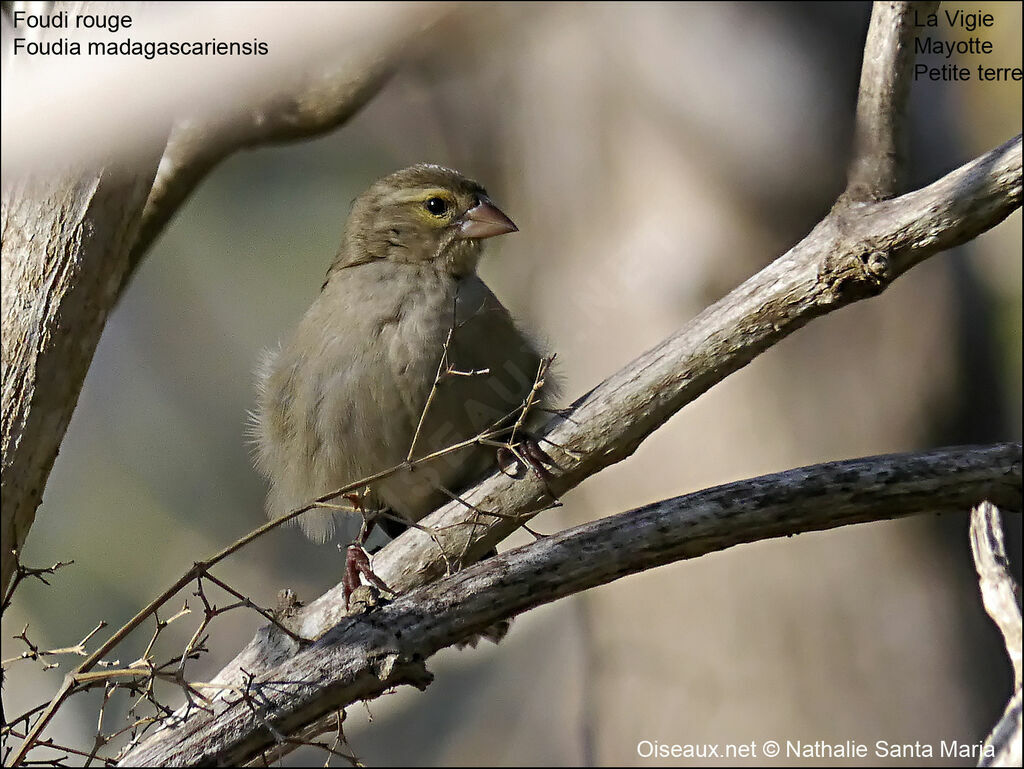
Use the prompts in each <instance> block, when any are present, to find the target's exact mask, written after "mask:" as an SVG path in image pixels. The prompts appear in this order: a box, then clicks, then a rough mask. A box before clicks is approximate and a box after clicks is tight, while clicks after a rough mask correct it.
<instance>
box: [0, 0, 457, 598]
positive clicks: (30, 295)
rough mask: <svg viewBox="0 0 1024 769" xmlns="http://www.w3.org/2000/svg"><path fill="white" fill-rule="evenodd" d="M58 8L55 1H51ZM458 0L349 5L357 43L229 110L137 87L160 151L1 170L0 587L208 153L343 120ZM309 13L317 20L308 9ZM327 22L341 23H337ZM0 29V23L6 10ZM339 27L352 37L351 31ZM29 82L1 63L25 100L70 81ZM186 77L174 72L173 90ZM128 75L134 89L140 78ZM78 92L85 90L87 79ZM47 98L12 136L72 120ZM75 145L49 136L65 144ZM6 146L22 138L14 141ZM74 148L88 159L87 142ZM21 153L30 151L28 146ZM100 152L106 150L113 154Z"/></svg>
mask: <svg viewBox="0 0 1024 769" xmlns="http://www.w3.org/2000/svg"><path fill="white" fill-rule="evenodd" d="M68 7H69V6H66V5H64V4H60V3H58V4H57V5H55V6H54V8H53V10H54V11H55V12H56V11H60V10H67V8H68ZM455 8H456V6H454V5H451V4H424V3H420V4H403V5H401V6H398V7H396V8H395V9H394V10H393V11H379V10H373V9H371V10H370V12H369V13H364V12H363V11H364V10H365V9H359V8H357V9H355V10H354V11H352V13H354V14H357V15H358V17H359V19H358V21H357V24H356V25H355V28H356V31H361V32H362V36H361V37H360V38H359V39H358V40H353V39H347V38H344V37H343V39H345V40H346V41H347V43H348V44H347V46H343V47H342V48H341V49H340V50H337V51H335V50H332V51H331V54H330V55H329V56H327V57H324V58H326V62H325V61H324V60H323V59H322V58H321V59H317V67H316V69H315V70H314V71H309V69H308V68H307V67H305V66H302V65H303V64H304V59H303V58H302V56H298V55H296V54H295V52H294V51H292V52H291V53H290V54H289V55H287V56H286V57H285V63H286V64H288V65H289V66H288V67H286V68H285V71H284V72H283V73H278V79H277V80H273V79H271V80H269V81H264V82H262V83H260V87H259V88H258V89H257V88H256V87H255V86H254V85H253V84H252V83H251V82H248V83H242V84H239V83H234V85H235V86H236V87H237V88H239V89H241V91H240V95H241V96H247V95H249V94H250V92H251V98H241V99H240V100H239V101H240V106H239V107H237V108H231V107H230V105H231V104H232V103H233V102H231V101H230V100H225V99H224V98H223V95H218V96H217V97H216V99H215V98H214V97H213V95H212V94H208V93H204V94H202V95H203V96H204V97H205V98H204V99H190V100H189V101H188V102H187V103H189V104H195V103H197V102H198V103H199V104H200V105H201V107H202V108H203V109H205V110H206V111H204V112H202V113H199V114H193V115H182V114H180V111H181V106H180V103H178V102H175V103H174V104H173V105H172V104H167V103H164V102H161V101H160V99H161V96H160V93H161V89H160V88H151V89H149V90H146V89H143V90H144V91H145V94H144V95H145V97H146V98H147V99H150V100H152V101H153V102H154V104H155V105H156V106H154V108H153V109H152V110H151V111H152V112H153V113H154V114H155V115H156V116H158V117H159V116H161V115H164V113H166V126H170V124H171V122H172V120H173V122H174V127H173V129H170V128H166V127H165V128H163V130H162V133H159V138H158V139H157V144H158V145H159V147H163V146H164V145H166V150H165V152H164V155H163V157H162V158H161V157H160V152H161V150H160V148H159V147H158V146H153V147H151V148H149V149H148V150H147V151H140V152H129V153H125V154H127V155H131V156H132V157H133V158H134V159H133V160H131V161H124V162H123V163H122V164H121V166H120V167H117V168H114V167H113V166H110V165H107V166H106V167H105V166H104V163H106V161H103V162H97V163H95V164H93V165H91V166H88V167H85V166H86V165H87V164H85V163H83V162H76V163H74V164H71V163H69V164H68V165H69V167H68V168H64V169H61V170H60V171H56V172H52V171H49V170H48V171H47V173H48V174H49V175H47V174H46V173H43V172H42V171H40V168H37V167H36V166H33V165H31V164H29V165H26V163H25V160H24V159H21V162H22V166H21V167H19V166H17V164H15V168H16V171H17V177H16V178H14V179H8V178H7V177H5V182H4V188H3V211H2V229H3V273H4V281H3V294H2V296H3V319H2V332H3V333H2V337H3V371H2V382H3V421H2V436H0V437H2V455H3V457H2V512H0V534H2V537H3V542H4V546H3V548H2V552H0V587H3V586H6V585H7V584H8V583H9V581H10V579H11V576H12V574H13V573H14V570H15V568H16V558H15V555H14V551H18V550H20V549H21V548H22V545H23V544H24V541H25V539H26V537H27V535H28V532H29V529H30V528H31V525H32V522H33V520H34V517H35V510H36V508H37V507H38V505H39V502H40V500H41V498H42V493H43V489H44V487H45V485H46V481H47V479H48V477H49V473H50V468H51V467H52V465H53V460H54V458H55V457H56V454H57V450H58V448H59V446H60V443H61V441H62V440H63V437H64V432H65V429H66V427H67V424H68V422H69V420H70V418H71V414H72V413H73V411H74V407H75V405H76V403H77V399H78V393H79V391H80V389H81V386H82V382H83V381H84V378H85V374H86V371H87V370H88V367H89V364H90V363H91V361H92V356H93V353H94V351H95V349H96V345H97V343H98V340H99V336H100V334H101V332H102V330H103V327H104V325H105V323H106V319H107V315H108V314H109V312H110V310H111V309H112V308H113V306H114V304H115V303H116V301H117V299H118V297H119V296H120V293H121V291H122V290H123V288H124V287H125V286H126V285H127V280H128V278H129V277H130V275H131V273H132V271H133V270H134V269H135V268H136V267H137V266H138V264H139V263H140V261H141V259H142V258H143V257H144V255H145V254H146V252H147V251H148V249H149V247H150V245H151V244H152V242H153V241H154V240H155V238H156V237H157V236H158V235H159V233H160V232H161V231H162V229H163V227H164V226H166V224H167V222H168V221H169V220H170V219H171V217H172V216H173V215H174V213H175V212H176V211H177V210H178V208H179V207H180V206H181V204H182V203H183V202H184V200H185V199H186V198H187V196H188V195H189V194H190V193H191V192H192V191H193V190H194V188H195V187H196V185H198V184H199V182H200V181H201V180H202V179H203V178H204V177H205V175H206V174H207V173H208V172H209V171H210V170H211V169H212V168H213V167H214V166H215V165H216V164H217V163H218V162H220V161H221V160H223V159H224V158H226V157H227V156H228V155H230V154H231V153H233V152H234V151H236V150H238V149H240V148H243V147H253V146H257V145H261V144H267V143H273V142H281V141H287V140H291V139H297V138H301V137H308V136H311V135H315V134H319V133H324V132H326V131H328V130H330V129H332V128H335V127H337V126H338V125H340V124H341V123H344V122H345V121H346V120H347V119H348V118H350V117H351V116H352V115H353V114H354V113H355V112H357V111H358V110H359V109H360V108H361V107H362V106H363V105H364V104H365V103H366V101H368V100H369V99H370V98H371V97H372V96H373V94H375V93H376V92H377V91H378V90H379V89H380V88H381V87H382V85H383V84H384V83H385V82H386V80H387V78H388V76H389V74H390V73H391V71H392V69H393V68H394V66H396V63H397V62H398V60H399V58H400V57H401V56H402V55H403V54H404V53H405V52H407V51H408V50H409V47H410V44H411V42H412V40H413V39H414V38H415V37H417V36H419V35H420V34H421V33H423V32H424V31H425V30H429V29H431V28H432V27H433V26H434V25H436V24H437V23H438V22H439V21H440V20H441V19H443V18H445V17H446V16H447V15H449V14H450V13H451V12H452V11H453V10H454V9H455ZM89 10H90V6H89V5H88V4H86V5H84V6H80V7H76V8H75V11H76V12H88V11H89ZM136 10H138V9H136ZM143 10H145V8H144V9H143ZM280 13H281V12H280V11H273V10H272V9H271V11H270V12H269V14H265V13H261V14H259V15H260V16H261V17H263V16H268V15H269V16H274V14H277V15H280ZM332 15H337V14H333V13H331V14H328V18H330V17H331V16H332ZM364 17H365V18H364ZM314 18H317V19H322V18H324V17H323V16H322V15H321V14H316V15H315V17H314ZM334 23H335V24H338V23H339V21H338V20H337V19H334ZM4 24H5V31H6V26H8V25H7V17H6V15H5V16H4ZM62 32H63V31H62V30H56V32H54V31H53V30H49V29H46V30H42V31H41V32H40V34H41V35H42V36H44V37H45V36H46V35H50V34H51V33H52V34H57V33H62ZM347 34H348V35H349V37H351V35H352V32H351V31H347ZM317 35H318V36H320V37H322V36H323V35H324V31H323V30H318V31H317ZM13 37H14V35H13V31H12V34H11V35H6V34H5V36H4V42H5V46H6V50H5V51H3V52H2V53H3V54H4V55H7V54H9V53H10V50H9V49H10V47H11V45H13ZM291 59H295V60H294V61H291ZM171 66H172V65H170V64H166V63H164V64H162V65H161V67H163V68H164V69H162V70H161V71H163V73H164V75H165V76H167V75H168V70H167V69H166V68H169V67H171ZM180 66H182V67H187V66H188V65H187V64H182V65H180ZM182 71H189V70H187V69H186V70H182ZM101 74H102V77H99V76H98V79H97V81H96V82H95V83H93V82H90V83H89V86H91V87H92V89H93V90H94V92H95V91H100V92H101V93H102V94H103V98H109V96H110V93H109V92H110V91H113V92H117V93H120V92H123V99H124V102H125V103H131V104H132V105H135V103H136V102H137V101H139V98H137V97H139V96H140V95H139V94H138V93H136V92H132V91H131V90H130V88H131V84H132V83H135V81H133V80H131V79H130V78H126V77H125V76H124V71H123V70H120V71H115V72H110V71H107V70H104V71H103V72H102V73H101ZM172 74H173V72H172ZM38 77H39V74H38V72H34V70H33V69H32V68H27V67H18V66H13V65H12V66H11V67H7V66H5V68H4V85H5V90H6V89H7V87H8V86H21V90H20V91H19V93H21V95H22V96H25V94H26V91H28V92H31V89H28V88H27V86H26V83H28V84H29V85H35V87H36V91H40V90H43V89H49V88H52V89H54V91H55V92H57V93H59V94H63V95H64V96H66V93H64V92H63V91H61V89H67V88H68V87H69V86H68V82H67V80H68V79H67V78H63V77H61V78H57V77H54V78H53V80H52V81H42V82H40V81H39V80H37V79H36V80H33V79H32V78H38ZM103 78H106V80H104V79H103ZM23 79H25V82H22V80H23ZM183 80H185V78H183V77H179V78H177V80H176V81H175V82H176V83H177V87H181V82H182V81H183ZM250 80H251V78H250ZM29 81H31V82H29ZM135 84H136V85H137V86H138V87H139V88H142V85H143V84H138V83H135ZM164 84H165V85H166V82H165V83H164ZM103 86H105V87H106V90H104V88H103ZM78 90H79V91H83V92H84V93H85V94H86V95H88V93H89V89H88V88H86V89H82V88H79V89H78ZM47 93H48V94H49V95H50V102H48V103H47V104H46V106H45V109H46V111H45V112H44V113H43V114H44V115H45V117H44V118H43V119H42V120H40V117H39V114H40V113H39V109H40V108H39V107H38V105H35V106H36V109H33V106H34V104H33V103H31V102H30V100H29V101H26V103H22V102H21V101H19V102H18V103H17V104H16V106H17V107H18V110H17V111H18V114H19V116H20V117H17V119H15V118H11V121H13V123H14V126H13V128H14V130H12V131H10V133H11V134H13V135H14V137H15V138H16V139H17V138H20V139H21V140H23V141H26V142H27V141H28V140H27V139H26V138H25V136H24V133H25V131H24V122H25V121H32V122H33V124H38V123H40V122H42V123H43V124H44V126H43V128H44V129H45V130H49V128H50V127H51V126H52V125H63V124H64V123H65V122H67V120H71V119H76V117H81V116H80V115H79V116H76V115H74V114H73V113H72V114H70V115H68V114H65V113H64V112H61V109H62V108H63V107H64V105H63V103H62V100H61V99H59V98H58V99H55V98H54V97H53V94H51V93H50V92H49V91H48V90H47ZM257 94H258V98H257ZM32 95H33V96H35V93H33V94H32ZM236 95H239V94H236ZM25 98H26V100H27V99H28V97H25ZM53 102H56V106H55V104H54V103H53ZM211 102H216V104H218V105H219V109H213V108H212V107H211V106H210V103H211ZM5 105H7V102H5ZM193 109H195V108H193ZM97 115H98V116H99V117H97ZM9 117H10V116H9V115H7V114H6V106H5V118H4V136H5V143H6V142H13V141H14V140H12V139H11V140H9V139H8V133H9V132H8V128H9V127H10V126H8V122H9V121H8V118H9ZM61 117H63V118H64V120H61V119H60V118H61ZM88 118H89V120H90V121H96V120H99V121H100V122H102V120H103V119H108V120H109V119H110V116H109V114H108V113H107V112H105V111H103V110H97V109H95V108H93V109H92V110H91V112H90V113H89V115H88ZM153 119H154V120H156V118H153ZM19 120H20V121H21V122H19ZM160 125H161V126H164V124H163V123H161V124H160ZM19 127H20V128H21V129H22V130H20V131H19V130H18V129H19ZM168 131H170V134H169V136H170V138H169V140H168ZM139 133H140V134H141V136H140V137H135V136H134V135H133V136H132V141H133V142H134V144H142V143H144V138H143V137H145V139H151V138H152V137H150V136H149V134H148V133H147V132H145V131H140V132H139ZM109 134H110V136H113V135H117V136H119V137H120V139H119V140H123V139H124V137H123V136H122V135H121V133H119V132H118V131H115V130H110V131H109ZM105 138H106V140H107V141H108V142H109V141H110V139H109V137H105ZM129 143H131V142H129ZM90 144H91V143H90ZM111 144H113V142H111ZM75 146H76V145H75V144H73V143H71V144H69V143H67V142H62V143H61V144H60V148H61V151H62V152H68V151H69V149H68V147H75ZM11 149H14V150H21V149H22V147H21V146H20V143H19V144H18V145H15V146H12V147H11ZM134 149H137V147H134V146H133V150H134ZM6 151H7V144H5V152H6ZM81 152H82V154H85V153H86V149H85V148H82V149H81ZM24 154H26V155H28V156H29V157H31V156H32V153H31V152H27V153H24ZM110 154H111V156H113V155H115V154H117V151H116V150H115V149H111V152H110ZM40 167H41V165H40ZM26 168H27V169H28V170H26ZM5 171H7V169H6V164H5ZM33 174H35V176H33Z"/></svg>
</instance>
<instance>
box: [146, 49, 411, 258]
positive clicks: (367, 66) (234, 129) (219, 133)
mask: <svg viewBox="0 0 1024 769" xmlns="http://www.w3.org/2000/svg"><path fill="white" fill-rule="evenodd" d="M400 42H401V43H405V42H407V41H405V40H388V41H387V43H388V49H387V50H376V51H372V52H370V54H369V55H367V56H366V57H356V58H354V59H352V58H349V59H345V60H344V61H342V62H335V63H333V64H331V65H324V66H323V68H322V69H321V70H319V71H317V72H315V73H304V74H303V75H302V76H301V78H300V80H299V82H296V83H294V84H288V85H286V86H282V87H279V88H278V89H277V90H276V91H274V92H272V93H270V94H267V95H266V96H265V97H264V100H263V101H261V102H260V103H253V104H245V105H243V108H244V111H243V112H240V113H238V114H230V115H224V114H217V113H213V114H208V115H198V116H193V117H191V118H183V119H180V120H178V121H177V122H176V123H175V125H174V128H173V129H172V130H171V135H170V138H169V139H168V142H167V148H166V149H165V150H164V156H163V158H162V159H161V161H160V168H159V171H158V172H157V176H156V179H155V180H154V182H153V189H152V191H151V192H150V194H149V199H148V200H147V201H146V208H145V210H144V212H143V216H142V226H141V227H140V230H139V236H138V238H137V239H136V241H135V244H134V245H133V246H132V251H131V257H130V263H129V264H130V269H131V270H132V271H134V270H135V268H136V267H138V265H139V263H140V262H141V261H142V258H143V257H144V256H145V255H146V252H147V251H148V250H149V247H150V246H151V245H152V243H153V241H154V240H156V238H157V237H158V236H159V235H160V233H161V232H162V231H163V228H164V227H165V226H166V225H167V223H168V222H169V221H170V219H171V217H173V216H174V214H175V213H176V212H177V210H178V209H179V208H180V207H181V204H182V203H183V202H184V201H185V200H186V198H188V196H189V195H190V194H191V193H192V191H193V190H194V189H195V188H196V187H197V186H198V185H199V183H200V182H201V181H202V180H203V179H204V178H206V175H207V174H208V173H209V172H210V171H211V170H213V168H214V167H215V166H216V165H217V164H218V163H220V162H221V161H222V160H224V159H226V158H227V157H229V156H230V155H232V154H234V153H235V152H236V151H237V150H240V149H244V148H251V147H256V146H261V145H266V144H274V143H279V142H286V141H295V140H298V139H303V138H308V137H310V136H315V135H317V134H321V133H326V132H327V131H330V130H332V129H334V128H336V127H338V126H340V125H342V124H344V123H345V122H346V121H347V120H348V119H349V118H350V117H352V116H353V115H354V114H355V113H356V112H358V111H359V110H360V109H361V108H362V107H363V106H364V105H365V104H366V103H367V102H368V101H369V100H370V99H371V98H372V97H373V96H375V95H376V94H377V93H378V92H379V91H380V89H381V88H382V87H383V86H384V84H385V83H386V82H387V80H388V78H389V77H390V76H391V74H392V72H393V71H394V69H395V66H396V64H397V61H398V58H399V43H400Z"/></svg>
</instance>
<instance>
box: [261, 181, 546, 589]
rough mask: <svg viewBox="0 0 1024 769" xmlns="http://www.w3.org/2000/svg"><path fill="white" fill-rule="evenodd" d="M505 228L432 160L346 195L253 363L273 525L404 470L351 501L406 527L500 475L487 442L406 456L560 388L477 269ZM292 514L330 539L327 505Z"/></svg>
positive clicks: (501, 421) (514, 412)
mask: <svg viewBox="0 0 1024 769" xmlns="http://www.w3.org/2000/svg"><path fill="white" fill-rule="evenodd" d="M517 230H518V228H517V227H516V225H515V224H514V223H513V222H512V220H511V219H509V218H508V216H506V215H505V214H504V213H503V212H502V211H501V210H500V209H499V208H498V207H497V206H496V205H495V204H494V203H493V202H492V201H491V199H490V197H489V196H488V194H487V192H486V190H485V189H484V188H483V187H482V186H481V185H480V184H479V183H477V182H476V181H473V180H472V179H469V178H467V177H466V176H464V175H462V174H461V173H459V172H458V171H455V170H452V169H450V168H446V167H443V166H440V165H435V164H427V163H421V164H417V165H414V166H411V167H409V168H405V169H402V170H400V171H396V172H394V173H392V174H390V175H388V176H385V177H383V178H381V179H379V180H378V181H376V182H375V183H373V184H372V185H371V186H370V187H369V188H368V189H367V190H366V191H365V192H364V193H362V194H361V195H359V196H358V197H357V198H356V200H355V201H354V202H353V204H352V207H351V211H350V213H349V217H348V220H347V222H346V225H345V230H344V235H343V238H342V243H341V247H340V249H339V250H338V253H337V255H336V257H335V258H334V260H333V262H332V263H331V264H330V267H329V269H328V270H327V275H326V279H325V281H324V283H323V286H322V288H321V291H320V294H319V295H318V296H317V297H316V299H315V300H314V302H313V304H312V306H310V308H309V310H308V311H307V312H306V313H305V315H304V316H303V317H302V319H301V321H300V322H299V324H298V327H297V328H296V330H295V332H294V333H293V335H292V336H291V338H290V340H289V341H287V342H286V343H284V344H282V345H279V346H278V347H277V348H276V349H272V350H270V351H268V352H266V353H265V355H264V358H263V360H262V362H261V365H260V366H259V368H258V372H257V377H256V379H257V387H256V390H257V397H256V407H255V409H254V410H253V411H252V412H251V415H252V439H253V442H254V444H255V450H254V455H255V464H256V467H257V469H258V470H259V471H260V472H261V473H262V474H263V475H264V476H265V478H266V479H267V481H268V484H269V488H268V493H267V514H268V516H269V517H271V518H276V517H278V516H280V515H283V514H285V513H287V512H289V511H291V510H294V509H296V508H298V507H299V506H301V505H305V504H308V503H309V502H311V501H312V500H314V499H316V498H318V497H321V496H323V495H326V494H329V493H330V492H332V491H334V490H336V489H340V488H342V487H344V486H347V485H350V484H352V483H355V482H357V481H359V480H361V479H363V478H368V477H370V476H372V475H374V474H376V473H380V472H381V471H384V470H387V469H389V468H395V467H397V466H399V465H403V464H404V466H403V467H402V468H400V469H398V470H396V471H395V472H394V473H392V474H390V475H388V476H387V477H385V478H382V479H380V480H378V481H375V482H373V483H370V484H368V486H367V488H366V489H365V491H364V492H363V493H362V494H361V495H360V497H359V499H358V500H357V501H358V506H359V509H361V510H362V509H365V510H369V511H373V510H382V511H390V514H391V517H393V518H397V519H399V520H402V521H406V522H415V521H418V520H419V519H420V518H422V517H423V516H424V515H426V514H427V513H429V512H431V511H432V510H434V509H436V508H437V507H440V506H441V505H442V504H443V503H445V502H447V501H449V500H450V499H452V498H457V495H458V492H459V491H460V490H462V489H463V488H465V487H466V486H467V485H468V484H469V483H470V482H472V481H473V480H476V479H477V478H479V477H481V476H482V475H483V474H485V473H486V472H488V471H489V470H493V469H494V468H495V466H496V465H497V466H501V464H502V461H503V460H502V458H501V450H499V449H496V448H495V446H494V445H486V444H483V443H480V444H471V445H466V446H465V447H463V448H461V449H459V450H457V451H454V452H452V453H450V454H447V455H444V456H441V457H439V458H437V459H433V460H431V461H429V462H424V463H422V464H415V465H411V464H410V462H409V461H410V460H415V459H416V458H418V457H423V456H426V455H428V454H431V453H433V452H438V451H441V450H443V449H446V448H448V447H451V446H453V445H455V444H458V443H460V442H463V441H470V439H472V438H474V437H475V436H479V435H480V434H481V433H483V432H486V431H488V430H489V429H490V428H492V427H494V426H495V425H498V426H501V425H504V427H505V428H508V427H510V426H511V425H515V424H525V423H531V422H532V423H536V422H537V417H536V413H537V411H536V410H537V409H540V408H543V407H544V406H545V404H549V403H550V402H551V398H552V397H553V395H554V391H555V388H556V386H557V385H556V383H555V382H554V381H553V380H552V381H549V382H547V383H546V384H545V385H544V386H543V387H539V380H538V377H539V376H540V377H541V379H544V378H546V375H545V371H546V370H547V363H548V362H550V359H551V356H550V355H549V354H548V353H547V351H546V346H545V345H544V344H543V343H542V342H541V341H540V340H539V339H538V338H536V337H535V336H534V335H533V334H531V333H529V332H527V331H526V330H524V329H523V328H522V327H521V326H520V325H519V324H518V323H517V322H516V321H515V319H513V317H512V315H511V313H510V312H509V311H508V310H507V309H506V308H505V306H504V305H502V303H501V302H500V301H499V300H498V298H497V297H496V296H495V295H494V293H493V292H492V291H491V290H490V288H488V287H487V285H486V284H485V283H484V282H483V281H482V280H481V279H480V277H479V276H478V275H477V265H478V264H479V261H480V257H481V253H482V250H483V241H484V240H486V239H488V238H492V237H496V236H499V235H504V234H508V233H513V232H516V231H517ZM538 388H539V389H538ZM531 399H532V400H533V401H535V402H536V404H537V405H536V407H535V411H534V414H532V415H528V416H529V417H530V418H529V419H527V420H525V423H524V420H523V419H522V415H523V409H524V406H526V405H528V404H529V402H530V401H531ZM506 432H507V429H506ZM524 434H525V433H524ZM527 446H528V447H529V448H528V450H526V451H524V452H522V453H519V452H517V456H518V457H519V458H522V459H524V460H525V461H526V463H527V464H530V465H533V466H534V467H535V468H536V469H538V470H540V469H541V468H542V465H543V461H544V460H545V459H548V457H547V455H546V454H545V453H544V452H543V451H542V450H540V449H539V447H537V446H536V444H535V443H534V442H533V441H532V440H530V439H528V440H527ZM506 455H507V450H506ZM350 499H351V497H350ZM299 520H300V523H301V526H302V529H303V530H304V532H305V533H306V535H307V536H309V537H310V538H311V539H313V540H314V541H318V542H324V541H326V540H328V539H329V538H331V537H332V536H333V534H334V531H335V526H336V522H335V512H334V511H332V510H330V509H325V508H318V509H313V510H310V511H309V512H306V513H304V514H302V515H301V516H300V518H299ZM370 520H371V523H370V528H372V520H373V519H372V518H371V519H370ZM385 520H386V519H385ZM398 528H399V529H400V528H402V527H400V526H399V527H398ZM366 533H368V528H367V527H366V525H365V523H364V527H363V534H362V535H361V539H362V540H365V535H366ZM359 545H360V546H361V545H362V542H359ZM365 565H366V563H365V562H364V563H362V564H361V567H360V571H362V573H363V574H364V576H367V577H371V578H372V574H367V573H366V571H365V569H364V568H362V567H363V566H365ZM350 571H351V568H350ZM350 579H351V577H350ZM349 587H352V586H351V585H349Z"/></svg>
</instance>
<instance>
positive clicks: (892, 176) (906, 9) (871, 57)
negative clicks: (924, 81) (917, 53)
mask: <svg viewBox="0 0 1024 769" xmlns="http://www.w3.org/2000/svg"><path fill="white" fill-rule="evenodd" d="M938 6H939V4H938V3H937V2H899V3H894V2H877V3H875V4H874V5H873V6H872V8H871V24H870V26H869V27H868V38H867V42H866V43H865V44H864V62H863V65H862V67H861V73H860V94H859V96H858V98H857V118H856V126H855V130H854V147H853V150H854V157H853V162H852V163H851V164H850V173H849V180H848V184H847V188H846V192H845V193H844V197H846V198H848V199H849V200H850V201H853V202H868V201H877V200H885V199H886V198H891V197H892V196H893V195H895V194H896V193H897V192H899V191H900V187H901V185H902V183H903V176H904V170H905V166H906V146H905V145H906V132H905V131H904V130H903V129H904V123H905V122H906V103H907V97H908V96H909V94H910V75H911V70H912V68H913V66H914V47H913V41H914V25H913V22H914V19H915V18H916V17H917V16H918V15H919V14H920V15H921V16H926V15H927V14H929V13H934V12H935V10H936V8H938Z"/></svg>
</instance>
